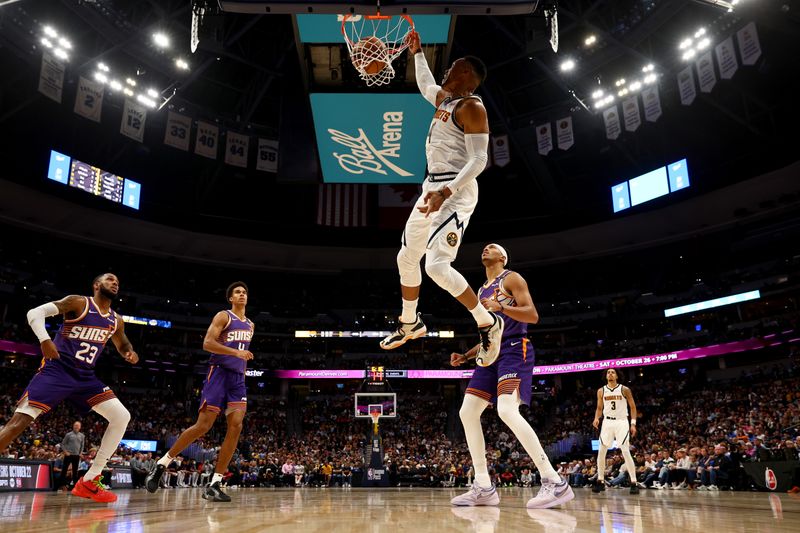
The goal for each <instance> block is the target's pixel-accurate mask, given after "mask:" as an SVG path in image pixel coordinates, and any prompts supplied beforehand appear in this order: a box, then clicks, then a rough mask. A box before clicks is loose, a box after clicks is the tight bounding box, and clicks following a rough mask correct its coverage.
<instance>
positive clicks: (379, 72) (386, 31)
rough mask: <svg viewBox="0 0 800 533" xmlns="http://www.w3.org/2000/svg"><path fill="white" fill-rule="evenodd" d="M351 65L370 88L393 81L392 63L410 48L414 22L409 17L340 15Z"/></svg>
mask: <svg viewBox="0 0 800 533" xmlns="http://www.w3.org/2000/svg"><path fill="white" fill-rule="evenodd" d="M340 17H341V21H342V35H343V36H344V40H345V42H346V43H347V50H348V52H349V53H350V62H351V63H352V64H353V67H355V69H356V71H358V75H359V77H360V78H361V79H362V80H364V81H365V82H366V84H367V86H373V85H386V84H387V83H389V82H390V81H392V79H394V75H395V72H394V67H393V66H392V62H393V61H394V60H395V59H397V58H398V57H399V56H400V54H402V53H403V52H404V51H405V49H406V48H408V34H409V33H411V31H413V29H414V21H413V20H412V19H411V17H409V16H408V15H400V16H396V17H387V16H381V15H373V16H369V15H340Z"/></svg>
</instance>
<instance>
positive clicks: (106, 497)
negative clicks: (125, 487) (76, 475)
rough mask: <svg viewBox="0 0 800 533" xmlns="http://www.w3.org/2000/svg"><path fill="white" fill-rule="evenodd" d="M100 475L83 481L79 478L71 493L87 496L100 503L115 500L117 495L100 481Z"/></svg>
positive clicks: (82, 496)
mask: <svg viewBox="0 0 800 533" xmlns="http://www.w3.org/2000/svg"><path fill="white" fill-rule="evenodd" d="M101 479H102V476H97V477H96V478H94V479H93V480H91V481H85V480H84V479H83V478H80V479H79V480H78V482H77V483H76V484H75V488H74V489H72V494H73V495H75V496H79V497H81V498H87V499H89V500H94V501H96V502H100V503H111V502H115V501H117V495H116V494H114V493H112V492H111V491H109V490H106V486H105V485H103V483H101V481H100V480H101Z"/></svg>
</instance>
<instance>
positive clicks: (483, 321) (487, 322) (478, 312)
mask: <svg viewBox="0 0 800 533" xmlns="http://www.w3.org/2000/svg"><path fill="white" fill-rule="evenodd" d="M469 312H470V313H472V318H474V319H475V323H476V324H478V326H480V327H483V326H491V325H492V324H493V323H494V319H493V318H492V315H490V314H489V311H487V310H486V308H485V307H483V306H482V305H481V304H480V303H479V304H478V305H476V306H475V308H474V309H470V310H469Z"/></svg>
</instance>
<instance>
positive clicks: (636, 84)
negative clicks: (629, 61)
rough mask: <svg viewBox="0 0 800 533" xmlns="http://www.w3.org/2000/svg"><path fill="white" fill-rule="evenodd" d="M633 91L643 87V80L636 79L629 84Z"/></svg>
mask: <svg viewBox="0 0 800 533" xmlns="http://www.w3.org/2000/svg"><path fill="white" fill-rule="evenodd" d="M629 87H630V90H631V91H638V90H639V89H641V88H642V82H640V81H635V82H633V83H631V84H630V85H629Z"/></svg>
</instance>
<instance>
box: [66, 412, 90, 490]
mask: <svg viewBox="0 0 800 533" xmlns="http://www.w3.org/2000/svg"><path fill="white" fill-rule="evenodd" d="M85 449H86V435H84V434H83V433H81V423H80V422H75V423H74V424H72V431H70V432H69V433H67V434H66V435H64V440H62V441H61V451H63V452H64V463H63V465H61V480H60V481H59V485H60V486H63V485H65V484H66V482H67V468H68V467H69V466H70V465H72V483H70V487H73V486H75V483H77V482H78V466H79V465H80V461H81V454H82V453H83V452H84V450H85Z"/></svg>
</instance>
